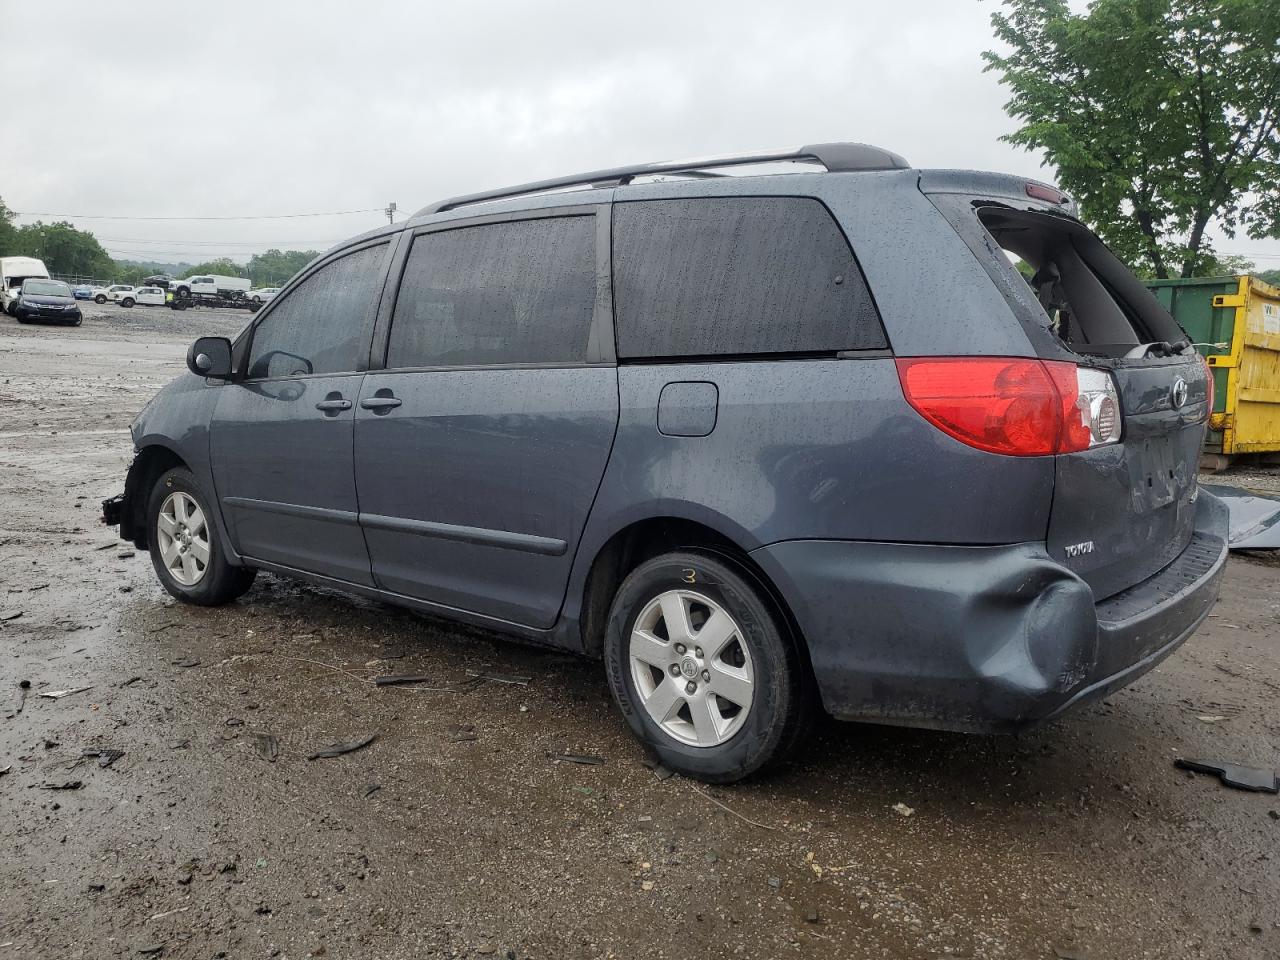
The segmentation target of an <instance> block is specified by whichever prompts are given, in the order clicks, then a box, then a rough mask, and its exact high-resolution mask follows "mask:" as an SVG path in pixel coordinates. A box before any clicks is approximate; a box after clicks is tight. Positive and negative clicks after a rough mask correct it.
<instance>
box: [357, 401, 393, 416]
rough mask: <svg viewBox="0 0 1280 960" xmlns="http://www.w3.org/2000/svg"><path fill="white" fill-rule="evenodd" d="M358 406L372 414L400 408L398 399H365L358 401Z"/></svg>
mask: <svg viewBox="0 0 1280 960" xmlns="http://www.w3.org/2000/svg"><path fill="white" fill-rule="evenodd" d="M360 406H362V407H364V409H366V410H372V411H373V412H374V413H386V412H388V411H390V410H394V409H395V408H396V407H398V406H400V399H399V398H398V397H365V398H364V399H363V400H361V401H360Z"/></svg>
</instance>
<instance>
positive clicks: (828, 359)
mask: <svg viewBox="0 0 1280 960" xmlns="http://www.w3.org/2000/svg"><path fill="white" fill-rule="evenodd" d="M797 160H802V161H806V166H805V167H804V168H803V169H810V170H813V171H814V172H795V171H796V168H797V167H798V166H800V165H799V164H796V163H794V161H797ZM774 161H778V162H780V163H783V164H784V169H786V170H788V171H789V172H785V173H779V174H776V175H768V176H764V175H755V176H746V175H740V174H741V172H742V171H739V175H733V176H724V175H721V176H708V175H707V174H708V172H714V173H719V174H732V173H733V172H734V168H735V167H745V166H747V165H751V164H765V163H771V162H774ZM788 161H791V163H789V164H788V163H786V162H788ZM819 171H825V172H819ZM599 184H617V186H614V187H599V186H598V185H599ZM575 191H576V192H575ZM1005 251H1008V254H1006V252H1005ZM1009 254H1011V255H1012V256H1013V259H1017V258H1021V259H1023V260H1025V261H1026V262H1027V263H1028V264H1030V265H1031V266H1032V267H1033V268H1034V270H1035V277H1034V279H1033V281H1032V282H1031V283H1030V284H1029V283H1028V282H1027V281H1024V280H1023V279H1022V277H1021V275H1020V274H1019V273H1018V271H1017V270H1016V269H1015V267H1014V266H1013V263H1012V260H1011V258H1010V256H1009ZM187 363H188V367H189V373H188V374H187V375H184V376H182V377H180V378H179V379H178V380H176V381H175V382H173V383H171V384H170V385H168V386H167V387H165V388H164V389H163V390H162V391H161V393H160V395H159V397H158V398H157V401H156V402H153V403H151V404H149V405H148V406H147V407H146V408H145V409H144V410H143V412H142V414H141V415H140V416H139V417H138V419H137V421H136V422H135V423H134V425H133V439H134V444H135V447H136V449H137V456H136V459H135V460H134V461H133V464H132V466H131V467H130V469H129V472H128V476H127V478H126V480H125V490H124V493H123V494H122V495H121V496H119V497H115V498H112V499H111V500H108V501H106V502H105V503H104V505H103V512H104V518H105V520H106V521H107V522H108V523H116V522H118V523H119V524H120V535H121V536H122V537H123V538H124V539H126V540H130V541H132V542H133V543H134V544H136V545H137V547H138V548H140V549H141V548H147V549H149V550H150V552H151V558H152V562H153V564H154V567H155V570H156V573H157V575H158V577H159V579H160V581H161V583H162V584H163V585H164V587H165V589H167V590H168V591H169V592H170V593H171V594H173V595H174V596H175V597H177V598H179V599H180V600H183V601H186V602H188V603H194V604H202V605H207V604H219V603H225V602H227V601H229V600H231V599H233V598H235V597H238V596H240V595H241V594H243V593H244V592H245V591H246V590H248V589H249V586H250V584H251V583H252V582H253V579H254V575H255V573H256V571H258V570H260V569H261V570H270V571H273V572H275V573H278V574H283V575H286V576H291V577H298V578H301V579H303V580H307V581H310V582H313V583H317V584H323V585H326V586H332V587H340V588H342V589H345V590H348V591H351V592H352V593H356V594H361V595H364V596H366V597H373V598H377V599H380V600H384V601H387V602H391V603H395V604H401V605H404V606H406V607H410V608H413V609H416V610H421V611H426V612H430V613H433V614H438V615H442V616H446V617H452V618H455V619H457V620H461V621H464V622H467V623H472V624H480V625H484V626H488V627H491V628H494V629H497V630H501V631H506V632H509V633H511V634H515V635H518V636H521V637H524V638H527V639H529V640H532V641H535V642H537V643H540V644H544V645H550V646H555V647H561V648H564V649H568V650H572V651H575V652H579V653H585V654H587V655H590V656H595V657H600V658H602V659H603V661H604V665H605V672H606V675H607V678H608V684H609V688H610V690H611V692H612V695H613V697H614V699H615V701H616V702H617V704H618V706H619V708H620V709H621V711H622V713H623V715H624V717H625V718H626V721H627V723H628V724H629V725H630V727H631V729H632V730H633V731H634V732H635V734H636V735H637V736H638V737H639V738H640V739H642V740H643V741H644V742H645V743H646V744H647V745H648V746H649V747H650V748H651V749H652V750H653V751H654V752H655V753H656V754H657V756H658V757H659V758H660V759H661V760H662V762H663V763H665V764H666V765H667V766H668V767H670V768H672V769H674V770H678V771H680V772H682V773H685V774H688V775H690V776H693V777H698V778H702V779H704V780H708V781H728V780H734V779H738V778H740V777H743V776H745V775H748V774H750V773H751V772H752V771H755V770H757V769H759V768H760V767H762V766H764V765H765V764H767V763H769V762H771V761H774V760H777V759H779V758H782V757H785V756H786V755H787V754H788V753H789V752H791V751H792V750H793V748H794V747H795V746H796V745H797V744H798V743H801V742H803V731H804V729H805V726H804V724H805V719H806V717H807V716H809V715H810V713H811V711H812V710H813V709H814V708H815V707H818V706H821V707H822V708H824V709H825V710H827V711H828V712H829V713H831V714H834V715H835V716H837V717H840V718H843V719H851V720H864V721H874V722H880V723H890V724H906V725H914V726H928V727H936V728H943V729H951V730H965V731H1009V730H1017V729H1020V728H1023V727H1026V726H1028V725H1029V724H1033V723H1037V722H1040V721H1044V720H1047V719H1049V718H1052V717H1057V716H1059V715H1061V714H1062V713H1064V712H1065V711H1067V710H1069V709H1071V708H1073V707H1075V706H1077V705H1079V704H1081V703H1086V702H1088V701H1091V700H1096V699H1098V698H1099V697H1102V696H1104V695H1106V694H1108V693H1110V692H1111V691H1113V690H1115V689H1117V688H1118V687H1121V686H1123V685H1125V684H1127V683H1129V682H1131V681H1132V680H1134V679H1135V678H1136V677H1138V676H1140V675H1142V674H1143V673H1145V672H1146V671H1147V670H1149V669H1151V668H1152V667H1153V666H1154V665H1155V664H1157V663H1158V662H1160V661H1161V660H1162V659H1163V658H1164V657H1166V656H1168V655H1169V654H1171V653H1172V652H1173V651H1174V650H1175V649H1177V647H1178V646H1179V645H1180V644H1181V643H1182V642H1183V641H1184V640H1186V639H1187V637H1188V636H1189V635H1190V634H1191V633H1192V632H1193V631H1194V630H1195V629H1196V627H1197V626H1198V625H1199V624H1200V623H1201V622H1202V620H1203V619H1204V618H1205V617H1206V616H1207V615H1208V612H1209V609H1210V608H1211V607H1212V605H1213V603H1214V600H1215V597H1216V595H1217V592H1218V585H1219V580H1220V577H1221V573H1222V569H1223V564H1224V562H1225V558H1226V510H1225V508H1224V506H1223V505H1222V503H1221V502H1220V501H1219V500H1217V499H1216V498H1214V497H1213V496H1211V495H1209V494H1208V493H1206V492H1204V491H1202V490H1199V489H1198V488H1197V479H1196V462H1197V457H1198V456H1199V450H1200V444H1201V440H1202V438H1203V436H1204V430H1205V420H1206V417H1207V413H1208V409H1209V405H1208V400H1209V397H1208V392H1207V372H1206V368H1205V365H1204V363H1203V362H1202V360H1201V358H1200V357H1199V356H1198V355H1197V354H1196V353H1195V351H1194V349H1193V348H1192V346H1191V344H1190V342H1189V341H1188V338H1187V337H1186V336H1185V334H1184V333H1183V331H1182V330H1180V329H1179V327H1178V326H1177V324H1176V323H1174V321H1173V320H1172V318H1171V317H1170V316H1169V314H1168V313H1167V312H1166V311H1165V310H1164V309H1162V308H1161V307H1160V305H1159V303H1158V302H1157V301H1156V300H1155V298H1154V297H1153V296H1152V295H1151V293H1150V292H1149V291H1148V290H1147V289H1146V288H1145V287H1144V286H1143V285H1142V283H1141V282H1140V281H1138V280H1137V279H1136V278H1135V277H1134V276H1133V275H1132V274H1131V273H1130V272H1129V271H1128V269H1126V268H1125V267H1124V265H1123V264H1122V263H1121V262H1120V261H1119V260H1117V259H1116V257H1115V256H1113V255H1112V254H1111V253H1110V252H1109V251H1108V250H1107V248H1106V247H1105V246H1104V245H1103V244H1102V242H1101V241H1100V240H1098V238H1097V237H1096V236H1095V235H1094V234H1093V233H1091V232H1090V231H1089V229H1088V228H1087V227H1086V226H1085V225H1084V224H1082V223H1081V222H1080V221H1079V220H1078V219H1077V218H1076V215H1075V206H1074V204H1073V203H1072V202H1071V200H1070V199H1069V198H1067V197H1066V196H1064V195H1063V194H1062V193H1060V192H1059V191H1058V190H1056V189H1055V188H1053V187H1051V186H1048V185H1045V184H1041V183H1036V182H1029V181H1027V180H1025V179H1023V178H1020V177H1013V176H1004V175H1000V174H990V173H973V172H959V171H948V170H918V169H912V168H910V167H909V165H908V164H907V163H906V161H904V160H903V159H902V158H901V157H899V156H897V155H896V154H893V153H891V152H889V151H886V150H882V149H879V148H875V147H870V146H866V145H861V144H822V145H817V146H811V147H806V148H803V149H801V150H800V151H797V152H788V153H782V154H767V155H755V156H750V157H738V158H728V159H724V160H720V161H714V162H713V161H702V162H700V163H698V164H696V165H694V166H692V167H691V165H690V164H687V163H686V164H675V163H670V164H652V165H644V166H639V167H626V168H621V169H616V170H605V171H597V172H594V173H589V174H585V175H582V176H577V177H566V178H562V179H557V180H549V181H543V182H540V183H534V184H527V185H525V186H521V187H515V188H510V189H505V190H498V191H493V192H489V193H483V194H477V195H473V196H470V197H461V198H456V199H453V200H447V201H443V202H441V203H437V204H435V205H433V206H430V207H428V208H426V209H424V210H422V211H420V212H419V213H418V214H417V215H416V216H414V217H413V218H412V219H411V220H409V221H408V222H407V223H403V224H396V225H394V226H386V227H383V228H380V229H378V230H375V231H372V232H370V233H366V234H363V235H361V236H359V237H356V238H354V239H352V240H351V241H348V242H347V243H344V244H340V245H339V246H338V247H336V248H334V249H333V250H331V251H329V252H328V253H327V254H326V255H325V256H324V257H322V258H320V259H318V260H317V261H316V262H314V263H312V264H311V265H310V266H309V267H308V268H307V269H306V270H304V271H303V272H302V273H301V274H299V276H297V277H295V278H294V279H293V280H292V281H291V282H290V283H289V284H288V285H287V286H286V287H285V288H284V289H283V290H282V291H281V293H280V295H279V296H278V297H276V298H275V300H273V301H272V302H271V303H270V304H267V305H266V306H264V307H263V308H262V310H261V311H260V312H259V313H258V314H256V315H255V317H254V319H253V321H252V322H251V323H250V325H249V326H248V327H246V329H245V330H244V331H243V332H242V333H241V334H240V335H238V336H237V337H236V339H235V342H234V343H233V342H231V341H230V340H228V339H226V338H221V337H202V338H200V339H199V340H197V341H196V342H195V343H194V344H193V345H192V348H191V350H190V351H189V352H188V357H187Z"/></svg>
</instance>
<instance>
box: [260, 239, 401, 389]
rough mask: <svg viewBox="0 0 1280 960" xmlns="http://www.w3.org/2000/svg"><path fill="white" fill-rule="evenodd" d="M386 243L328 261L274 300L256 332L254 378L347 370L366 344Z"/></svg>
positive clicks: (296, 375) (354, 366) (353, 363)
mask: <svg viewBox="0 0 1280 960" xmlns="http://www.w3.org/2000/svg"><path fill="white" fill-rule="evenodd" d="M386 252H387V246H386V244H380V245H379V246H376V247H367V248H365V249H364V250H358V251H356V252H355V253H350V254H347V256H345V257H342V258H341V259H338V260H334V261H333V262H332V263H328V264H325V265H324V266H323V267H321V268H320V269H319V270H317V271H316V272H315V273H313V274H311V276H309V277H307V279H306V280H304V281H302V283H300V284H299V285H298V286H296V287H295V288H294V289H293V290H292V291H290V293H289V295H288V296H287V297H281V298H280V299H279V300H277V301H274V303H273V306H272V310H271V312H270V313H269V314H267V315H266V316H265V317H264V318H263V320H262V323H260V324H259V325H258V327H257V329H256V330H255V331H254V334H253V343H252V345H251V346H250V348H249V376H250V377H251V378H253V379H271V378H274V377H299V376H306V375H307V374H312V373H345V372H347V371H350V370H354V369H355V368H356V358H357V357H358V356H359V353H360V348H361V347H363V346H365V336H366V327H365V321H366V320H367V319H368V317H369V311H370V310H371V309H372V308H373V306H374V298H375V296H376V295H377V292H378V279H379V277H380V276H381V273H380V269H379V268H380V267H381V266H382V259H383V257H384V255H385V254H386Z"/></svg>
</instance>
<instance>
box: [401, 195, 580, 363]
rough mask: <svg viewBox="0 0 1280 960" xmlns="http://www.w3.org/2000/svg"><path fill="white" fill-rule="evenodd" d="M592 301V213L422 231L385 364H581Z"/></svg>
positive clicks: (411, 254) (407, 272)
mask: <svg viewBox="0 0 1280 960" xmlns="http://www.w3.org/2000/svg"><path fill="white" fill-rule="evenodd" d="M595 300H596V254H595V217H594V216H591V215H585V216H571V217H550V218H544V219H537V220H514V221H508V222H505V223H491V224H483V225H481V226H475V227H462V228H459V229H457V230H444V231H439V232H436V233H426V234H422V235H420V236H418V237H416V238H415V239H414V241H413V248H412V249H411V250H410V251H409V259H408V262H407V263H406V264H405V269H404V277H403V279H402V280H401V282H400V293H399V295H398V296H397V298H396V308H395V314H394V316H393V318H392V321H391V339H390V343H389V344H388V348H387V366H388V367H389V368H395V367H438V366H446V367H458V366H464V367H465V366H484V365H491V364H510V363H582V362H585V361H586V359H587V342H588V339H589V338H590V335H591V318H592V315H593V312H594V307H595Z"/></svg>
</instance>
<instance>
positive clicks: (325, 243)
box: [98, 237, 337, 247]
mask: <svg viewBox="0 0 1280 960" xmlns="http://www.w3.org/2000/svg"><path fill="white" fill-rule="evenodd" d="M98 240H99V241H100V242H102V243H145V244H148V245H155V244H162V243H170V244H179V245H181V246H185V247H274V246H279V245H281V244H289V243H300V244H307V245H309V246H312V247H331V246H333V245H334V244H335V243H337V241H336V240H228V241H226V242H223V241H220V240H178V239H174V238H172V237H170V238H166V239H164V240H147V239H144V238H143V237H98Z"/></svg>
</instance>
